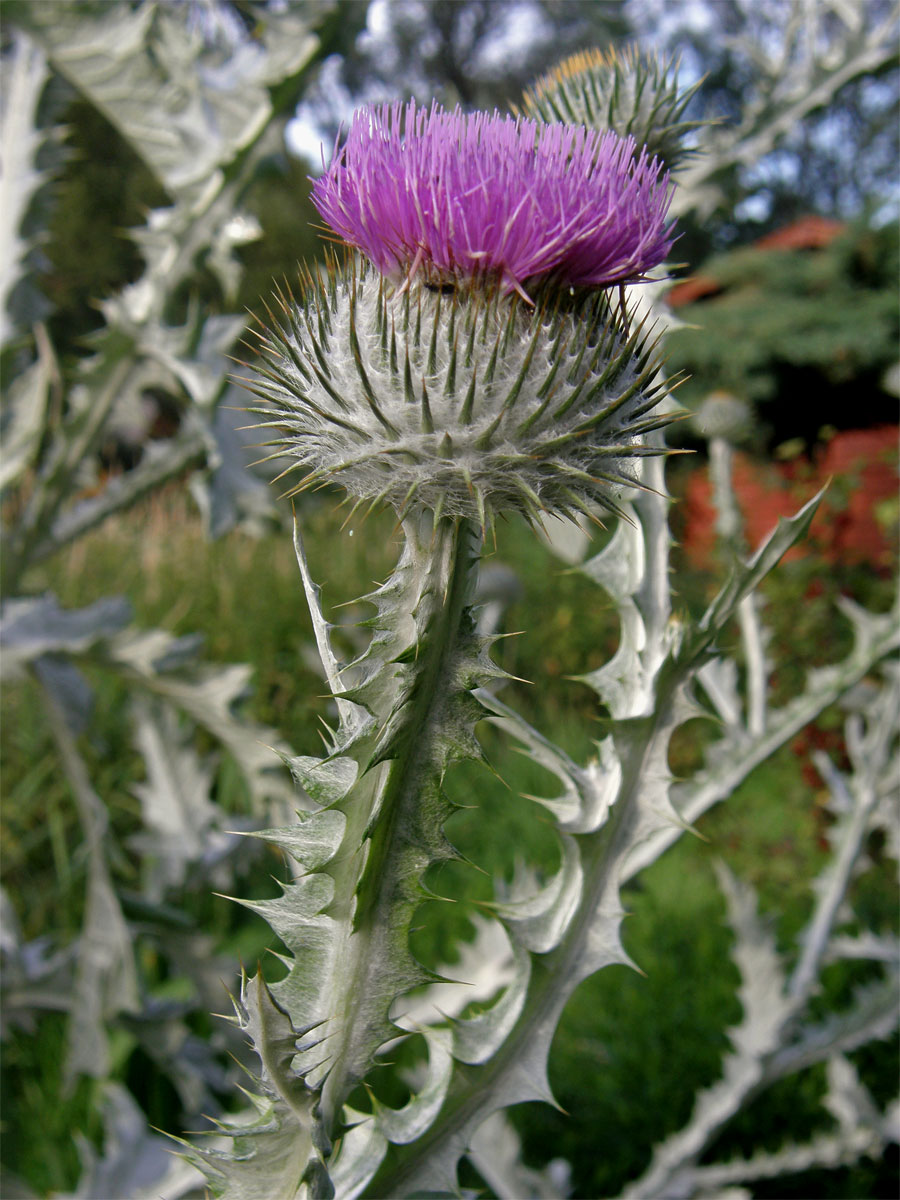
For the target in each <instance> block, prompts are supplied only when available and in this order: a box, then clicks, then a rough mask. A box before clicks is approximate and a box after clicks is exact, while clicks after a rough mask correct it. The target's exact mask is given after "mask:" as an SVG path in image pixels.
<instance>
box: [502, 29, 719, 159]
mask: <svg viewBox="0 0 900 1200" xmlns="http://www.w3.org/2000/svg"><path fill="white" fill-rule="evenodd" d="M699 86H700V84H699V83H696V84H694V86H693V87H692V88H689V89H687V90H686V91H679V88H678V64H677V63H675V62H672V61H660V60H659V59H657V58H656V57H655V56H654V55H652V54H647V53H644V52H643V51H640V50H637V49H635V48H633V47H632V48H629V49H628V50H626V51H625V52H624V53H620V52H617V51H616V50H614V49H611V50H609V51H607V52H605V53H604V52H603V51H602V50H589V51H582V52H581V53H580V54H573V55H572V56H571V58H567V59H564V60H563V62H561V63H559V65H558V66H556V67H555V68H554V69H553V70H552V71H550V72H549V73H548V74H546V75H544V76H542V77H541V78H540V79H539V80H538V81H537V83H536V84H535V85H534V86H533V87H532V88H530V89H529V90H528V91H527V92H526V93H525V97H524V100H523V103H522V108H523V111H524V113H525V115H526V116H528V117H532V118H536V119H538V120H541V121H547V122H550V123H554V124H555V123H557V122H562V123H563V124H571V125H586V126H587V127H588V128H589V129H612V130H614V131H615V132H616V133H617V134H619V136H620V137H628V136H630V137H633V138H634V140H635V142H637V144H638V145H639V146H646V147H647V151H648V153H649V154H651V155H656V157H657V158H659V159H660V160H661V161H662V162H663V163H665V165H666V167H667V168H668V169H669V170H670V171H675V170H677V168H678V167H679V166H680V165H681V164H682V163H683V162H684V160H685V159H686V158H688V157H689V156H690V154H691V151H690V149H689V148H688V147H686V146H685V144H684V139H685V135H686V134H687V133H689V132H690V131H691V130H692V129H697V128H699V126H700V125H701V124H702V122H700V121H685V120H684V119H683V118H684V111H685V109H686V108H687V105H688V103H689V101H690V100H691V99H692V97H693V96H694V93H695V92H696V91H697V88H698V87H699Z"/></svg>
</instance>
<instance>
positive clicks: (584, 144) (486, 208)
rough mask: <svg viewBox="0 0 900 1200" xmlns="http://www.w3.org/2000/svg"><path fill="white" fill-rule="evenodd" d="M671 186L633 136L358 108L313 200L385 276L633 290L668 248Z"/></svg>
mask: <svg viewBox="0 0 900 1200" xmlns="http://www.w3.org/2000/svg"><path fill="white" fill-rule="evenodd" d="M671 195H672V193H671V188H670V186H669V177H668V175H667V174H666V172H665V171H664V170H663V169H662V167H661V165H660V163H659V162H658V161H657V160H656V159H655V158H652V159H650V158H648V157H647V153H646V151H645V150H640V152H638V149H637V147H636V146H635V143H634V139H633V138H620V137H619V136H618V135H617V134H615V133H612V132H606V133H601V132H599V131H596V130H588V129H585V128H583V127H581V126H570V125H545V124H539V123H538V122H536V121H529V120H525V119H523V118H521V117H520V118H518V119H513V118H512V117H509V116H501V115H500V114H499V113H494V114H493V115H492V116H491V115H489V114H487V113H472V114H470V115H465V114H463V113H462V112H461V111H460V110H459V109H456V110H455V111H454V112H445V111H444V110H443V109H441V108H440V107H439V106H438V105H436V104H435V105H433V106H432V107H431V109H430V111H429V110H426V109H417V108H416V105H415V102H414V101H410V103H409V104H407V105H406V106H404V105H402V104H399V103H397V104H393V105H384V106H383V107H381V108H375V109H361V110H359V111H357V112H356V113H355V114H354V117H353V123H352V125H351V127H350V132H349V135H348V137H347V140H346V142H345V144H344V146H343V147H342V148H341V149H340V150H339V151H338V152H337V153H336V154H335V156H334V159H333V161H332V163H331V166H330V167H329V168H328V169H327V171H326V172H325V174H324V175H322V176H321V178H319V179H318V180H316V182H315V186H314V187H313V191H312V199H313V203H314V204H315V206H316V208H317V209H318V210H319V212H320V213H321V215H322V216H323V217H324V219H325V220H326V221H327V222H328V224H329V225H330V226H331V227H332V228H333V229H334V230H335V231H336V232H337V233H338V234H340V236H341V238H342V239H343V240H344V241H346V242H348V243H349V244H350V245H352V246H357V247H358V248H359V249H360V250H362V251H363V253H364V254H366V255H367V256H368V257H369V258H370V259H371V260H372V262H373V263H374V264H375V266H376V267H377V268H378V270H379V271H381V272H382V274H385V275H390V276H398V277H403V276H406V277H407V278H408V279H409V278H412V276H413V275H415V274H416V272H417V271H418V270H419V269H420V268H421V269H423V270H424V271H425V273H426V278H429V279H433V278H436V279H437V280H447V279H449V280H451V281H452V280H457V279H460V278H471V277H474V276H485V277H493V278H498V279H499V280H500V281H501V284H502V286H503V288H504V289H505V290H506V291H513V290H515V291H518V292H520V293H522V294H523V295H525V291H524V287H523V284H524V283H525V282H526V281H527V280H530V279H535V278H536V277H544V276H548V275H553V277H554V279H556V280H558V282H559V283H560V284H562V285H572V286H578V287H600V288H602V287H609V286H611V285H613V284H618V283H634V282H638V281H640V280H642V279H645V278H646V277H647V273H648V272H649V271H650V270H651V269H652V268H653V267H655V266H657V265H658V264H659V263H661V262H662V261H663V259H664V258H665V257H666V255H667V254H668V252H669V249H670V248H671V245H672V240H673V238H672V226H671V224H667V223H666V213H667V211H668V208H669V203H670V201H671Z"/></svg>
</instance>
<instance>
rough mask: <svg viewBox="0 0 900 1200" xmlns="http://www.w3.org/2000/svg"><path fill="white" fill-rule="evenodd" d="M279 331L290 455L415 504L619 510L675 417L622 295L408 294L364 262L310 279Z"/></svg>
mask: <svg viewBox="0 0 900 1200" xmlns="http://www.w3.org/2000/svg"><path fill="white" fill-rule="evenodd" d="M305 284H306V296H305V298H304V302H303V303H302V304H300V305H297V304H296V303H294V302H293V301H289V300H286V299H284V298H282V310H283V311H282V316H281V317H280V320H279V321H278V322H275V321H273V327H272V328H271V329H269V330H268V331H267V332H265V333H263V334H262V335H260V336H261V343H262V349H263V357H262V360H261V362H260V363H259V364H258V365H257V370H258V375H257V377H256V378H255V379H253V380H248V381H246V382H247V385H248V386H249V388H250V390H252V391H253V392H254V393H255V394H256V395H258V396H260V397H261V398H263V399H264V400H266V401H267V402H268V405H269V407H268V408H265V409H263V408H260V409H255V410H253V411H255V412H257V413H261V414H263V415H264V416H265V417H266V418H267V419H266V421H265V422H264V423H263V426H264V427H268V428H274V429H277V430H278V431H279V433H278V435H277V436H276V437H275V438H273V439H272V441H271V442H270V443H269V444H270V445H271V446H272V448H273V454H272V457H273V458H279V457H287V458H289V459H292V460H293V461H292V463H291V465H290V466H289V467H288V468H287V471H286V472H285V474H287V472H289V471H293V470H302V471H305V472H306V474H305V476H304V478H303V479H302V481H301V482H300V483H299V484H298V485H297V487H296V488H295V489H294V490H295V491H301V490H303V489H305V488H309V487H312V486H316V485H318V484H320V483H323V484H324V483H334V484H338V485H340V486H342V487H343V488H345V489H346V491H347V492H348V493H349V494H350V495H351V496H354V497H356V498H357V501H358V503H360V504H361V503H364V502H372V503H375V502H379V501H381V502H387V503H389V504H391V505H392V506H393V507H394V508H395V509H396V510H397V512H398V513H399V514H400V515H401V517H403V516H405V515H406V514H407V513H408V512H409V511H411V510H412V509H413V508H414V507H422V508H426V509H431V510H432V511H433V512H435V513H436V514H438V515H439V516H440V515H445V516H450V517H463V518H468V519H472V520H475V521H477V522H478V523H479V524H480V525H481V526H482V527H484V526H485V525H486V524H488V523H490V521H491V520H492V519H493V517H494V516H495V515H497V514H500V513H504V512H510V511H517V512H521V513H524V514H525V515H526V516H527V517H528V518H529V519H532V520H539V519H540V517H541V516H542V515H543V514H544V513H553V514H560V515H565V516H574V515H577V513H578V512H581V511H588V512H592V511H593V510H594V509H595V507H596V506H598V505H599V506H600V508H601V509H606V510H612V511H617V498H618V496H619V494H620V493H621V491H622V490H623V488H625V487H627V486H628V485H630V484H633V483H634V482H635V472H634V465H633V464H634V460H635V459H636V458H637V457H639V456H641V455H646V454H658V453H661V451H660V450H659V449H658V448H655V447H649V446H646V445H645V444H644V442H643V437H644V435H645V434H646V433H648V432H649V431H650V430H652V429H656V428H658V427H659V426H661V425H663V424H665V423H666V422H667V421H669V420H671V416H670V415H669V416H662V417H661V416H660V415H658V414H657V413H655V412H654V409H655V407H656V405H657V402H658V401H659V399H660V398H661V396H662V394H663V390H664V389H663V387H662V386H661V385H660V384H659V382H658V380H655V379H654V376H655V375H656V372H657V368H658V363H657V362H656V361H655V360H654V355H653V346H652V345H649V344H648V343H647V342H646V341H645V339H644V336H643V330H642V329H635V330H634V331H628V329H627V317H626V315H625V314H624V313H623V312H621V311H620V310H619V308H618V305H617V304H616V303H613V302H611V301H610V299H609V295H608V293H603V292H578V291H573V290H572V289H565V290H563V289H556V290H555V291H554V290H553V289H551V288H550V287H549V286H547V287H545V288H542V289H541V290H539V291H538V292H537V293H536V297H535V299H536V303H535V304H534V305H533V306H532V305H529V304H528V303H526V302H525V301H524V300H522V299H521V298H520V297H519V296H517V295H513V296H504V295H502V294H501V291H500V289H499V288H493V289H488V290H486V291H485V290H483V289H476V288H474V287H473V288H471V289H468V288H465V287H462V286H460V287H458V288H452V289H451V290H449V291H448V290H447V288H446V287H440V288H435V287H434V286H432V287H429V284H428V282H420V281H419V280H418V279H417V280H415V281H413V282H412V283H411V284H410V286H409V287H408V288H407V289H406V290H404V291H401V292H400V293H396V292H393V291H392V289H391V285H390V284H389V283H388V282H386V281H385V280H384V279H383V278H382V277H381V276H380V275H378V274H377V273H376V272H375V271H374V270H373V269H372V268H371V267H370V266H369V265H367V264H365V263H362V262H360V261H359V260H351V262H350V263H349V264H348V265H347V266H345V267H343V268H341V269H336V268H335V269H332V270H331V271H330V272H329V274H328V275H327V277H326V278H325V279H324V280H312V279H310V278H307V279H306V280H305Z"/></svg>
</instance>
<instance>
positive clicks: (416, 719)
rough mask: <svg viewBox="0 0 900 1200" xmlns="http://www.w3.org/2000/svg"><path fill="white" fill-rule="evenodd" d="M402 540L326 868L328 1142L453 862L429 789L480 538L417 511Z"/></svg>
mask: <svg viewBox="0 0 900 1200" xmlns="http://www.w3.org/2000/svg"><path fill="white" fill-rule="evenodd" d="M403 531H404V535H405V547H404V551H403V554H402V556H401V559H400V562H399V563H398V566H397V569H396V571H395V573H394V575H393V576H392V578H391V579H390V580H389V581H388V583H387V584H386V585H385V586H384V587H383V588H382V589H380V591H379V593H378V595H379V597H381V599H382V604H381V605H380V607H381V612H380V616H379V620H378V622H377V625H376V634H375V638H374V640H373V649H371V648H370V651H369V652H368V655H367V656H364V660H363V661H365V659H366V658H367V657H370V656H371V657H372V658H373V659H374V662H373V663H372V666H373V667H374V669H375V670H376V677H375V683H374V684H373V682H372V680H371V679H370V681H369V683H368V684H367V685H364V687H363V688H362V689H361V690H362V691H364V692H365V700H366V703H367V706H368V707H369V708H370V711H373V715H374V716H375V718H376V721H375V725H374V727H373V729H372V731H371V732H370V733H369V734H368V735H367V736H366V738H365V742H366V743H367V744H366V745H365V746H357V747H355V748H354V749H353V753H354V755H356V756H358V757H359V758H360V759H361V762H360V766H361V769H362V773H361V778H360V780H359V783H358V784H357V786H356V787H355V788H354V789H353V790H352V791H351V793H350V795H349V796H348V797H347V800H346V801H345V802H344V804H343V805H342V807H345V811H346V814H347V818H348V821H347V832H346V836H345V840H344V845H345V846H346V847H347V854H346V855H343V854H342V855H339V856H338V861H337V862H336V863H335V869H334V878H335V899H334V902H333V904H332V905H331V906H330V912H331V913H332V914H334V915H336V916H337V918H338V920H343V921H344V922H345V929H346V933H345V935H344V946H343V948H342V950H341V952H340V953H339V954H338V955H337V956H336V962H337V964H338V966H339V973H340V979H339V980H336V981H335V984H334V999H335V1000H336V1001H338V1007H336V1008H335V1010H334V1011H337V1012H339V1013H340V1029H339V1030H338V1031H336V1036H335V1039H334V1043H331V1042H330V1043H329V1048H332V1049H333V1057H332V1058H331V1060H330V1063H329V1068H328V1074H327V1077H326V1079H325V1081H324V1084H323V1087H322V1101H321V1105H320V1114H321V1118H322V1121H323V1124H324V1126H325V1128H326V1130H328V1132H329V1134H331V1135H333V1134H334V1133H335V1132H336V1131H337V1128H338V1126H339V1122H340V1115H341V1109H342V1106H343V1104H344V1102H345V1101H346V1099H347V1097H348V1095H349V1094H350V1092H351V1091H352V1089H353V1087H354V1086H355V1085H356V1084H357V1083H358V1082H359V1081H360V1080H361V1079H362V1078H363V1077H364V1075H365V1074H366V1072H367V1071H368V1069H369V1068H370V1066H371V1063H372V1057H373V1055H374V1053H375V1052H376V1050H377V1048H378V1046H379V1045H380V1044H381V1042H382V1041H384V1040H385V1039H386V1038H387V1037H389V1036H390V1035H391V1033H392V1032H394V1030H393V1027H392V1026H391V1025H390V1023H389V1021H388V1010H389V1008H390V1006H391V1003H392V1002H393V1000H394V999H395V998H396V996H397V995H398V993H399V992H402V991H404V990H408V988H409V987H412V986H414V985H415V984H417V983H419V982H422V981H423V980H424V974H423V972H422V970H421V968H419V966H418V964H416V963H415V961H414V960H413V958H412V956H411V954H410V952H409V946H408V934H409V924H410V921H411V918H412V915H413V912H414V911H415V908H416V907H417V906H418V904H419V903H420V902H421V901H422V899H423V898H424V893H423V891H422V889H421V887H420V879H421V876H422V873H423V872H424V871H425V869H426V868H427V867H428V866H429V865H430V864H431V863H432V862H435V861H437V860H439V859H441V858H447V857H450V856H451V855H452V850H451V848H450V847H449V845H448V844H447V843H446V842H445V840H444V838H443V835H442V833H441V825H442V824H443V820H444V819H445V817H446V816H447V815H448V813H449V804H448V803H447V801H446V800H445V799H444V797H443V793H442V787H441V784H442V779H443V776H444V772H445V770H446V768H447V766H448V765H449V763H450V762H451V761H453V759H454V758H455V757H459V756H461V754H462V752H463V747H462V745H461V744H460V743H458V742H454V737H453V734H452V732H451V731H453V730H455V729H456V728H458V726H459V724H460V721H459V714H458V706H459V705H460V703H461V702H462V703H465V700H464V699H463V693H465V694H467V693H468V688H467V681H466V679H465V678H464V676H465V669H466V666H467V664H468V663H470V662H471V659H472V654H471V652H472V648H473V647H474V646H475V644H476V634H475V630H474V623H473V621H472V618H471V615H470V609H469V603H470V600H471V596H472V591H473V585H474V582H475V578H476V575H477V567H478V561H479V551H480V534H479V532H478V530H477V527H476V526H474V525H473V524H472V523H471V522H469V521H466V520H461V519H452V520H451V519H444V520H439V521H438V522H437V523H435V522H434V520H433V517H432V514H430V513H428V512H426V511H424V510H422V511H420V512H418V513H416V514H414V515H412V516H411V517H410V518H409V519H407V520H406V521H404V522H403ZM466 749H469V747H468V746H467V747H466ZM360 847H361V850H360Z"/></svg>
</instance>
